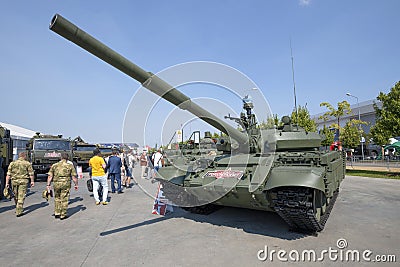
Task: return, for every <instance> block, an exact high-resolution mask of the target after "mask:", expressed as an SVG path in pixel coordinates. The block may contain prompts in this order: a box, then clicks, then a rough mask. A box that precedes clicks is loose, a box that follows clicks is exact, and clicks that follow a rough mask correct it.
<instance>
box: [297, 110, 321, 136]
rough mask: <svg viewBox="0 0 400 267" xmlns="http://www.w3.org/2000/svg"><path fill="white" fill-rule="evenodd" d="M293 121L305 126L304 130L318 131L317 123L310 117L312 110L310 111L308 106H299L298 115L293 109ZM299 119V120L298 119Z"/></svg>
mask: <svg viewBox="0 0 400 267" xmlns="http://www.w3.org/2000/svg"><path fill="white" fill-rule="evenodd" d="M291 118H292V122H293V124H297V125H299V126H300V127H302V128H304V130H306V131H308V132H316V131H317V125H316V123H315V121H314V120H312V119H311V117H310V112H308V109H307V107H306V106H304V107H302V106H298V108H297V115H296V110H293V112H292V115H291ZM297 119H298V121H297Z"/></svg>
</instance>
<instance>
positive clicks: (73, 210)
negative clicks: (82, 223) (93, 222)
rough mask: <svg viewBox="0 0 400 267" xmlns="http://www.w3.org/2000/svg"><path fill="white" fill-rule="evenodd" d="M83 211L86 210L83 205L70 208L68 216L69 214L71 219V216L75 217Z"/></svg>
mask: <svg viewBox="0 0 400 267" xmlns="http://www.w3.org/2000/svg"><path fill="white" fill-rule="evenodd" d="M82 210H86V207H85V206H83V205H82V204H80V205H78V206H76V207H73V208H68V210H67V214H68V216H69V217H71V216H72V215H74V214H75V213H77V212H80V211H82Z"/></svg>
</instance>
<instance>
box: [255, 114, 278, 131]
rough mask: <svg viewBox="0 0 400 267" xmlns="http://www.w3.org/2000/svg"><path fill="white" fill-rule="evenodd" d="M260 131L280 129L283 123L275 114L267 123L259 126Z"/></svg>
mask: <svg viewBox="0 0 400 267" xmlns="http://www.w3.org/2000/svg"><path fill="white" fill-rule="evenodd" d="M259 125H260V129H272V128H274V126H276V127H279V126H281V125H282V122H281V121H280V120H279V119H278V114H274V115H273V116H272V117H268V118H267V122H264V121H263V122H262V123H260V124H259Z"/></svg>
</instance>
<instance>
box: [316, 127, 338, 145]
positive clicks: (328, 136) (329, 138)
mask: <svg viewBox="0 0 400 267" xmlns="http://www.w3.org/2000/svg"><path fill="white" fill-rule="evenodd" d="M320 134H321V135H324V136H325V140H322V142H321V145H322V146H325V147H327V146H330V145H331V144H332V143H333V140H334V138H335V135H334V133H333V132H332V131H331V130H330V129H329V128H328V127H326V125H324V128H322V130H321V131H320Z"/></svg>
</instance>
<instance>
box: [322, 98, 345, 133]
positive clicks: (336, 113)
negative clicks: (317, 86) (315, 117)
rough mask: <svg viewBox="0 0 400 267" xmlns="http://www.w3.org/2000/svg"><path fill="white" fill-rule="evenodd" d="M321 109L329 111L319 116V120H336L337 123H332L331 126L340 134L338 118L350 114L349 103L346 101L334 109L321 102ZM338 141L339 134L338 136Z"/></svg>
mask: <svg viewBox="0 0 400 267" xmlns="http://www.w3.org/2000/svg"><path fill="white" fill-rule="evenodd" d="M319 105H320V106H321V107H326V108H327V109H328V110H329V111H327V112H325V113H324V115H322V116H320V119H323V118H327V117H334V118H336V120H337V123H333V124H332V125H331V126H332V128H335V129H336V131H337V132H338V133H340V118H341V117H343V115H345V114H350V113H351V108H350V104H349V102H347V101H346V100H344V101H342V102H339V103H338V104H337V109H335V108H334V107H333V106H332V105H331V104H329V103H328V102H322V103H321V104H319ZM339 140H340V134H339Z"/></svg>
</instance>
